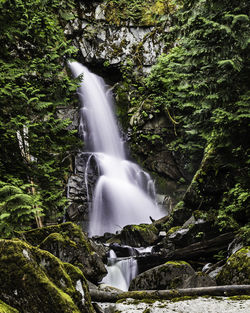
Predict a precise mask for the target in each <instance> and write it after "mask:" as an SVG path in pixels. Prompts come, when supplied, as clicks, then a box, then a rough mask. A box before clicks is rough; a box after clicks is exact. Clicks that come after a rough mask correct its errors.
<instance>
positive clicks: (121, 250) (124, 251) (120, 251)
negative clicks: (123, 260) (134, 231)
mask: <svg viewBox="0 0 250 313" xmlns="http://www.w3.org/2000/svg"><path fill="white" fill-rule="evenodd" d="M109 248H110V249H112V250H114V252H115V254H116V255H117V257H118V258H119V257H128V256H136V255H139V252H138V251H137V250H136V249H135V248H133V247H130V246H123V245H119V244H118V243H112V244H110V246H109Z"/></svg>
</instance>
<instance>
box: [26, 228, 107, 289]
mask: <svg viewBox="0 0 250 313" xmlns="http://www.w3.org/2000/svg"><path fill="white" fill-rule="evenodd" d="M21 237H22V238H23V239H25V240H26V241H28V242H29V243H31V244H32V245H35V246H37V247H39V248H40V249H43V250H47V251H49V252H50V253H52V254H53V255H55V256H56V257H58V258H59V259H60V260H61V261H63V262H68V263H71V264H73V265H75V266H78V267H79V268H80V269H81V270H82V272H83V274H84V275H85V276H86V278H87V279H88V280H90V281H91V282H93V283H98V282H99V281H101V280H102V278H103V277H104V276H105V275H106V273H107V271H106V269H105V265H104V263H103V262H102V259H101V257H100V256H99V255H98V254H97V253H96V250H95V248H94V247H93V245H91V242H90V241H89V240H88V238H87V236H86V235H85V233H84V232H82V231H81V229H80V228H79V227H78V226H77V225H75V224H73V223H71V222H68V223H63V224H60V225H55V226H48V227H44V228H39V229H34V230H30V231H26V232H22V233H21Z"/></svg>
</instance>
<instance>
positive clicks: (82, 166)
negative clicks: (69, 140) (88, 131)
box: [67, 152, 98, 231]
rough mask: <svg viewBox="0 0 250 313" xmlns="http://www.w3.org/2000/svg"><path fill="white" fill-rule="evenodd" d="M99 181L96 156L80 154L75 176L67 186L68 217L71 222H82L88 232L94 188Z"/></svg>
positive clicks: (77, 157) (76, 163)
mask: <svg viewBox="0 0 250 313" xmlns="http://www.w3.org/2000/svg"><path fill="white" fill-rule="evenodd" d="M97 179H98V167H97V164H96V161H95V156H94V154H91V153H84V152H80V153H78V154H77V155H76V156H75V174H74V175H71V176H70V177H69V180H68V184H67V198H68V200H69V206H68V207H67V217H68V219H69V220H70V221H73V222H76V221H77V222H81V225H82V228H83V229H84V230H85V231H87V229H88V220H89V207H90V206H91V201H92V196H93V190H94V186H95V184H96V181H97Z"/></svg>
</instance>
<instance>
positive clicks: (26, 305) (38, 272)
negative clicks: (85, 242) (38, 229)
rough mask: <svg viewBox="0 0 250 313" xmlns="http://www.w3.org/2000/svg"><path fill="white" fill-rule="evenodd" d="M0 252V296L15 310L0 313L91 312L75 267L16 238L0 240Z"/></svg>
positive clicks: (85, 291)
mask: <svg viewBox="0 0 250 313" xmlns="http://www.w3.org/2000/svg"><path fill="white" fill-rule="evenodd" d="M0 251H1V254H0V298H1V300H2V301H3V302H4V303H6V304H7V305H11V307H13V308H14V309H16V310H17V311H16V310H14V309H11V308H10V309H9V311H6V310H5V311H3V312H13V313H15V312H18V311H20V312H25V313H34V312H39V313H47V312H52V311H53V313H57V312H58V313H71V312H74V313H78V312H79V313H80V312H86V313H94V309H93V307H92V304H91V300H90V296H89V291H88V286H87V282H86V279H85V277H84V275H83V274H82V272H81V271H80V269H79V268H77V267H75V266H73V265H72V264H68V263H63V262H62V261H60V260H59V259H58V258H56V257H55V256H54V255H52V254H51V253H49V252H48V251H44V250H41V249H39V248H36V247H33V246H31V245H29V244H28V243H26V242H24V241H21V240H19V239H13V240H0ZM1 306H2V307H3V306H5V304H3V303H2V302H0V307H1ZM1 312H2V311H1Z"/></svg>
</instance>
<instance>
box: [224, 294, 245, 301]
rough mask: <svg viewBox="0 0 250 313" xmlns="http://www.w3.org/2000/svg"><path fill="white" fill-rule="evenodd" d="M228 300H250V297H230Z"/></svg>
mask: <svg viewBox="0 0 250 313" xmlns="http://www.w3.org/2000/svg"><path fill="white" fill-rule="evenodd" d="M228 299H230V300H237V301H238V300H250V296H249V295H241V296H232V297H228Z"/></svg>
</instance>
